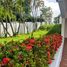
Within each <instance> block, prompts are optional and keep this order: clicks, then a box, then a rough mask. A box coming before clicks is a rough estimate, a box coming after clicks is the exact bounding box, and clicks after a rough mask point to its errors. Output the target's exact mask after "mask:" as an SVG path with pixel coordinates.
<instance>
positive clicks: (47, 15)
mask: <svg viewBox="0 0 67 67" xmlns="http://www.w3.org/2000/svg"><path fill="white" fill-rule="evenodd" d="M41 17H42V18H43V19H44V21H45V22H46V23H47V22H49V23H50V22H51V20H52V10H51V8H50V7H44V8H42V9H41Z"/></svg>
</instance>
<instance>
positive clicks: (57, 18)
mask: <svg viewBox="0 0 67 67" xmlns="http://www.w3.org/2000/svg"><path fill="white" fill-rule="evenodd" d="M59 19H60V15H58V16H57V17H55V18H54V23H55V24H58V23H59Z"/></svg>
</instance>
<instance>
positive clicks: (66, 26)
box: [64, 18, 67, 38]
mask: <svg viewBox="0 0 67 67" xmlns="http://www.w3.org/2000/svg"><path fill="white" fill-rule="evenodd" d="M64 37H65V38H67V18H66V19H65V22H64Z"/></svg>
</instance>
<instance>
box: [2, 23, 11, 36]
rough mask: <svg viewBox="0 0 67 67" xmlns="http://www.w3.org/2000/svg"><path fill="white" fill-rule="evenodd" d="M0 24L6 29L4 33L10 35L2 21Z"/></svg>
mask: <svg viewBox="0 0 67 67" xmlns="http://www.w3.org/2000/svg"><path fill="white" fill-rule="evenodd" d="M1 24H2V26H3V28H4V31H6V34H8V35H9V36H11V35H10V33H9V32H8V31H7V29H6V27H5V26H4V24H3V22H1Z"/></svg>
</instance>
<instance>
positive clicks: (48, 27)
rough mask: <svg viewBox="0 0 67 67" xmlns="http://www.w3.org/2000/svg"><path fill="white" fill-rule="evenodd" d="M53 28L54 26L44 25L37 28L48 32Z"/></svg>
mask: <svg viewBox="0 0 67 67" xmlns="http://www.w3.org/2000/svg"><path fill="white" fill-rule="evenodd" d="M53 26H54V24H44V25H41V26H40V27H39V29H40V30H47V31H49V30H50V29H52V27H53Z"/></svg>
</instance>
